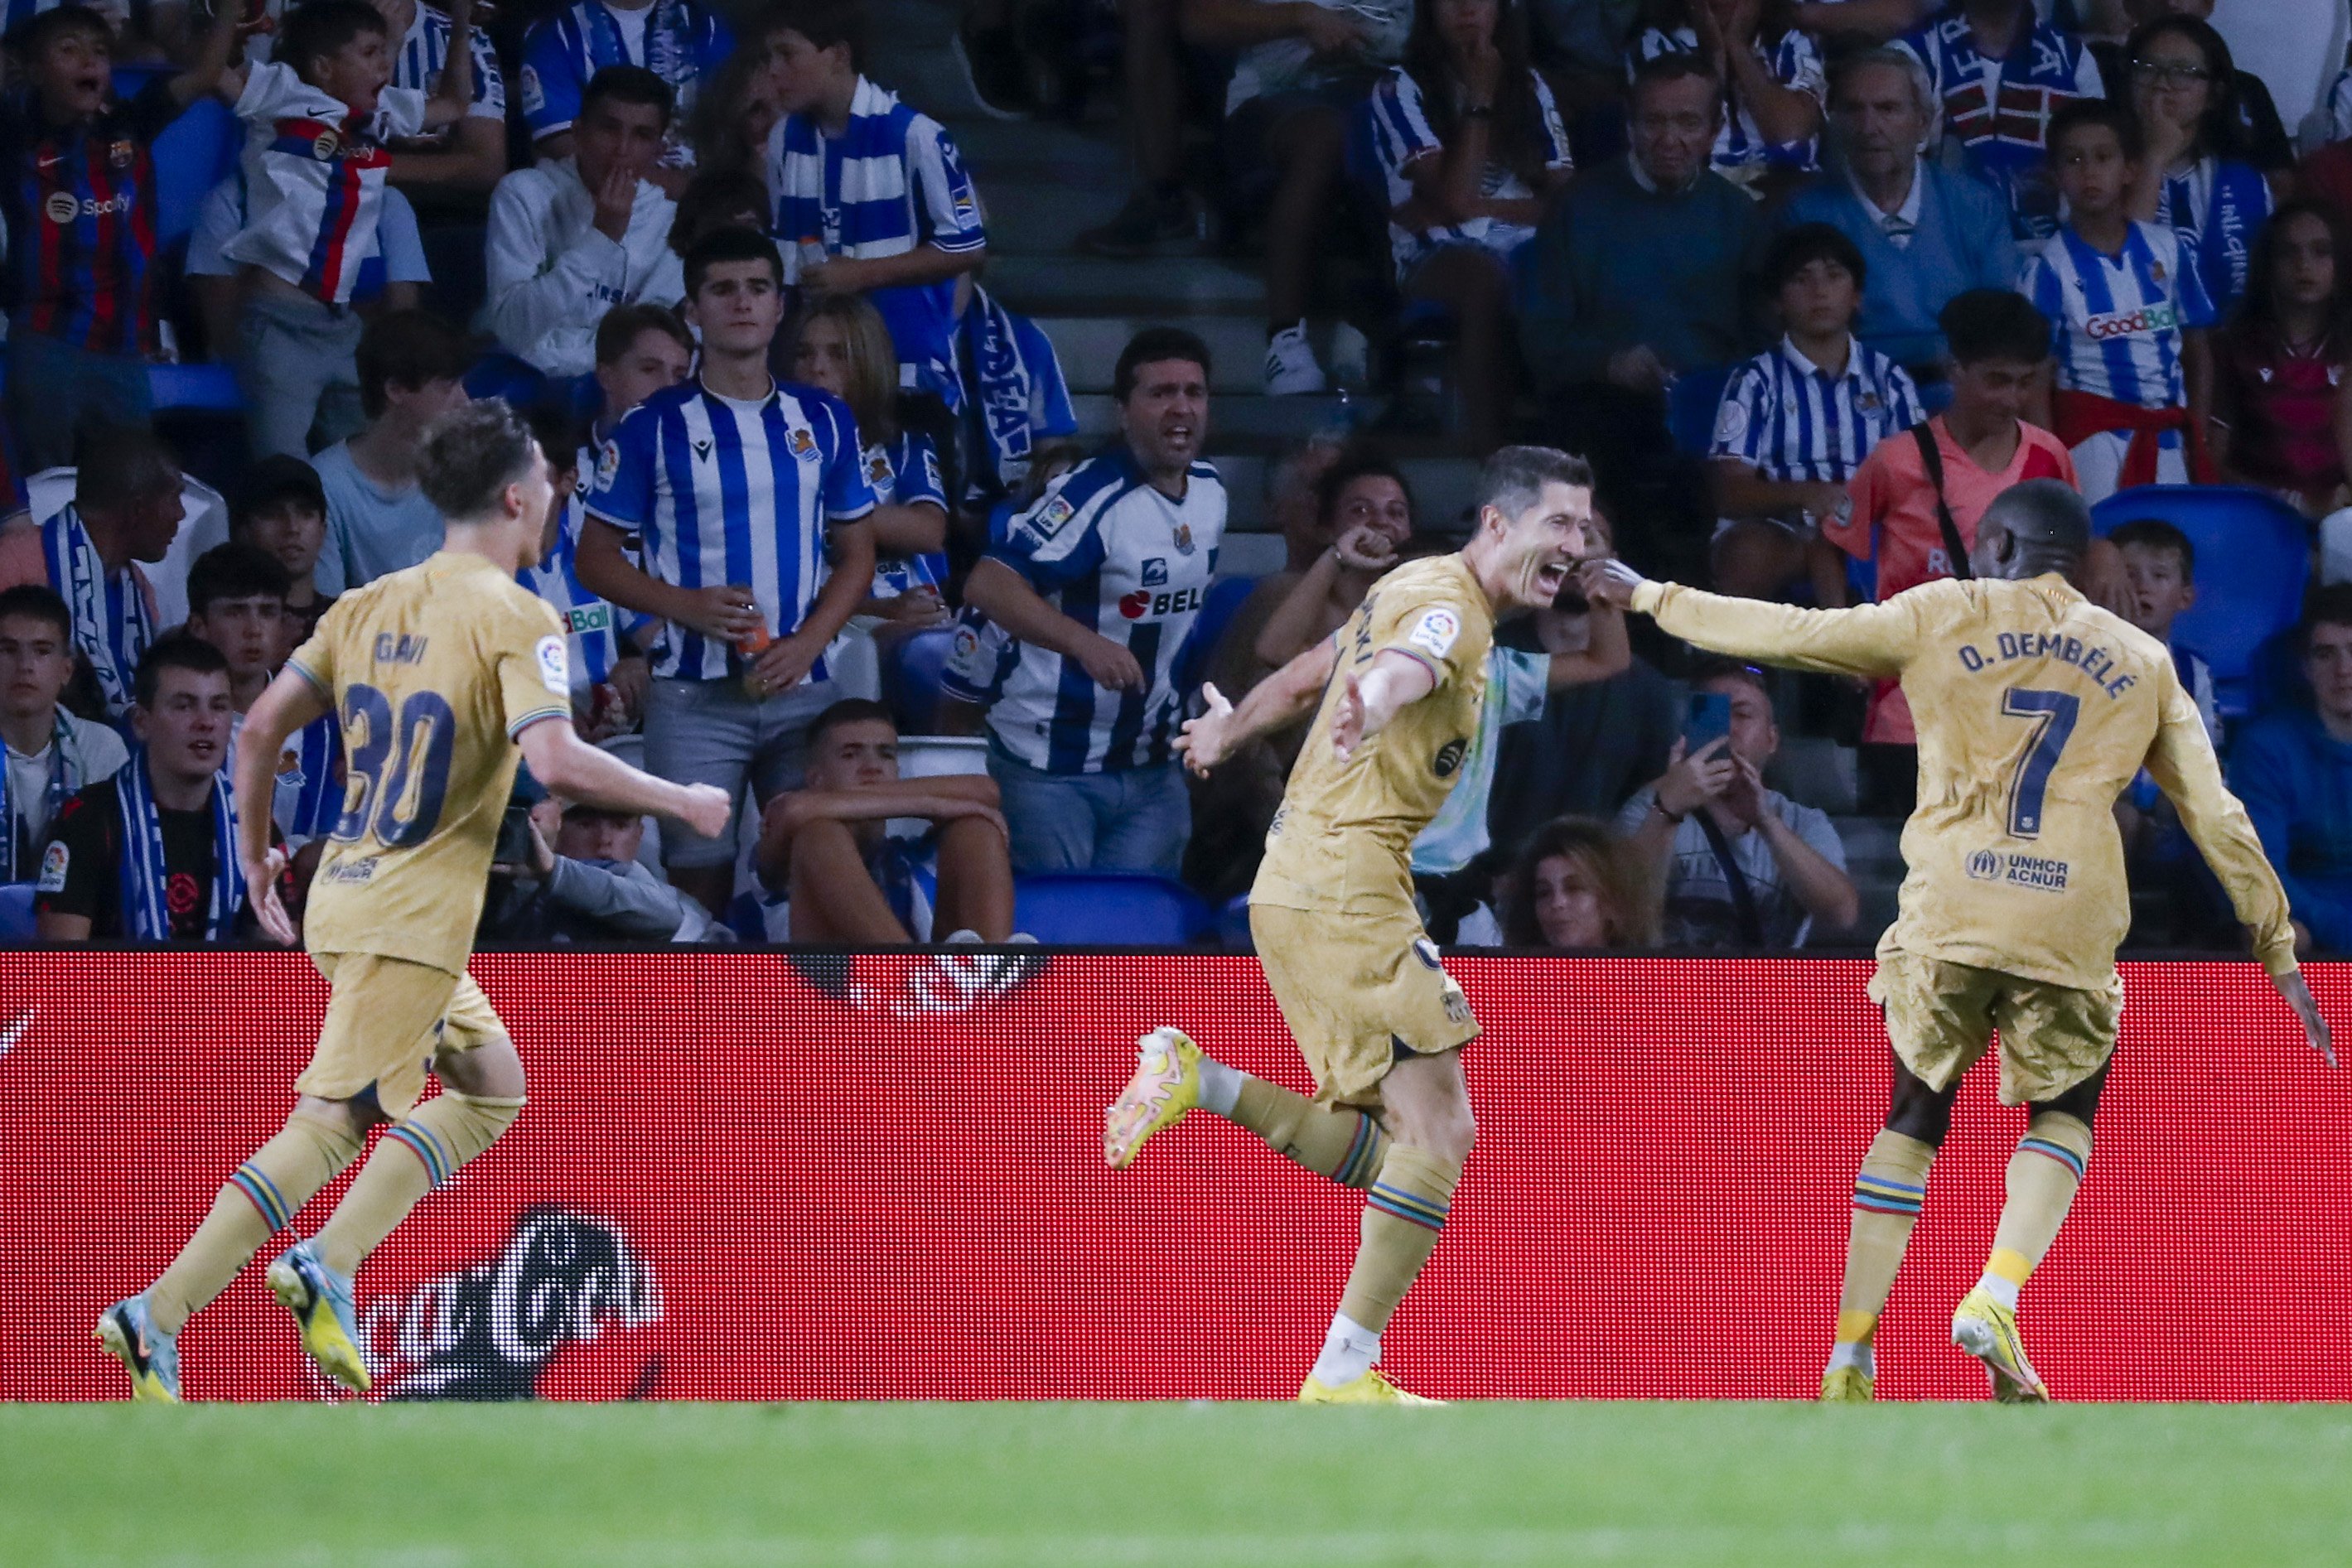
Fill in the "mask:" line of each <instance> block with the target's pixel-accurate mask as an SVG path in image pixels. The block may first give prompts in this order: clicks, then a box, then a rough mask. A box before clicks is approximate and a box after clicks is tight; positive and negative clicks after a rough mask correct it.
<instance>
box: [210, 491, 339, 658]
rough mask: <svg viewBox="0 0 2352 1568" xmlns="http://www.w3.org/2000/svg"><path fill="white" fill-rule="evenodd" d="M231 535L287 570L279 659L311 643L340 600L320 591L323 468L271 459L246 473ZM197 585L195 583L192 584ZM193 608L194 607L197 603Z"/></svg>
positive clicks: (324, 518)
mask: <svg viewBox="0 0 2352 1568" xmlns="http://www.w3.org/2000/svg"><path fill="white" fill-rule="evenodd" d="M228 537H229V539H230V540H231V542H233V543H236V544H244V545H251V546H253V547H254V548H255V549H258V550H262V551H264V552H266V553H267V554H268V556H269V557H270V558H271V559H274V560H276V561H277V562H278V565H279V566H282V567H284V568H285V569H286V583H287V587H286V615H285V622H284V632H285V638H284V646H283V647H282V648H281V649H280V650H279V654H278V656H279V658H280V659H283V658H284V656H285V655H286V654H288V653H292V652H293V651H294V650H295V649H297V648H299V647H300V646H301V645H302V644H303V643H307V642H309V641H310V633H311V632H312V631H313V630H315V629H316V628H317V626H318V624H319V617H320V616H321V615H324V614H325V613H326V612H327V609H328V607H329V606H330V605H331V604H333V603H334V602H335V601H334V597H333V596H332V595H331V594H326V593H321V592H320V591H319V583H318V573H319V552H320V549H323V548H324V547H325V545H326V542H327V492H326V491H325V489H323V488H322V487H321V486H320V484H319V473H318V470H317V469H315V468H313V467H311V466H310V465H309V464H308V463H305V462H303V461H302V459H300V458H299V457H288V456H284V455H279V456H276V457H265V458H263V459H262V460H261V461H260V462H258V463H257V464H255V465H253V466H252V467H251V468H249V469H247V471H246V476H245V486H244V488H243V489H241V490H239V491H238V492H237V497H236V506H235V507H231V508H230V510H229V517H228ZM192 586H193V585H192ZM190 608H191V609H193V608H194V601H193V599H192V600H191V601H190Z"/></svg>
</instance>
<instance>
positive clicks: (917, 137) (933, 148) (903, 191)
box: [768, 77, 988, 408]
mask: <svg viewBox="0 0 2352 1568" xmlns="http://www.w3.org/2000/svg"><path fill="white" fill-rule="evenodd" d="M768 195H769V199H770V200H772V201H773V202H774V203H775V204H776V205H775V214H774V222H773V224H772V229H773V231H774V234H775V236H776V238H777V240H778V241H779V242H780V244H779V248H780V249H781V250H782V252H783V257H784V281H785V282H786V283H788V284H796V283H798V282H799V281H800V277H801V256H800V247H801V245H802V243H803V241H806V240H815V241H816V242H817V243H818V244H819V245H821V246H824V251H825V254H826V255H828V256H850V257H853V258H855V259H857V260H861V261H862V260H865V259H866V258H868V257H872V256H904V255H906V254H907V253H908V251H910V250H913V249H915V248H916V247H917V246H926V245H928V246H936V247H938V248H939V249H940V250H943V251H947V252H950V253H951V254H962V253H966V252H970V251H976V250H981V249H983V248H985V247H986V246H987V244H988V233H987V229H986V227H985V225H983V224H982V221H981V212H980V193H979V192H977V191H976V190H974V189H973V188H972V183H971V175H970V174H969V173H967V172H965V171H964V166H963V160H962V158H961V156H960V155H959V154H958V153H957V152H956V147H955V143H954V141H951V140H950V139H949V136H948V133H947V131H945V130H944V129H943V128H942V127H941V126H940V122H939V121H938V120H933V119H931V118H930V117H929V115H925V114H918V113H916V112H915V111H914V110H911V109H909V108H908V107H907V106H906V105H905V104H903V103H900V102H899V101H898V96H897V95H896V94H894V93H891V92H888V91H886V90H885V89H882V88H879V87H877V86H875V85H874V83H872V82H871V81H868V80H866V78H863V77H860V78H858V81H857V91H856V95H855V96H854V97H853V98H851V99H850V102H849V126H848V129H847V130H845V131H843V132H842V133H841V134H840V135H839V136H837V137H835V136H827V135H825V134H824V131H820V130H819V129H817V124H816V121H815V120H812V119H810V118H809V117H808V116H806V115H803V114H788V115H786V116H784V117H783V118H782V120H778V121H777V122H776V128H775V130H774V131H771V132H770V133H769V135H768ZM955 292H956V291H955V282H954V280H953V279H951V278H950V279H949V280H947V281H944V282H940V283H929V284H923V285H919V286H916V287H902V288H877V289H875V290H874V291H873V292H872V293H870V294H868V295H867V296H866V298H869V299H871V300H873V302H874V308H876V309H877V310H879V311H880V312H881V313H882V319H883V320H885V321H886V322H887V323H888V324H889V327H890V338H891V340H892V341H893V342H894V343H896V344H897V345H898V363H899V366H900V372H901V381H902V382H905V383H907V384H913V383H914V382H915V381H916V379H917V376H916V375H915V374H910V373H908V372H919V373H920V378H921V380H922V381H923V382H924V383H925V384H927V385H929V386H931V387H932V389H933V390H935V391H937V392H940V395H941V396H942V397H944V398H946V399H947V400H948V404H949V406H950V408H953V407H957V406H960V405H961V401H962V392H961V386H960V384H959V383H958V381H957V378H956V375H955V371H954V358H953V352H952V340H953V338H954V335H955Z"/></svg>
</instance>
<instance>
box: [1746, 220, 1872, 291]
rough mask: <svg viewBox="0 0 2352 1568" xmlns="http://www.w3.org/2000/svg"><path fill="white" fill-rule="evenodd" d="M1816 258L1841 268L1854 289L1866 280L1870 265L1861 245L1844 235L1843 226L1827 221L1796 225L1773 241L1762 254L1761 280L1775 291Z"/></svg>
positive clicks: (1868, 276) (1786, 285)
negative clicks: (1832, 224)
mask: <svg viewBox="0 0 2352 1568" xmlns="http://www.w3.org/2000/svg"><path fill="white" fill-rule="evenodd" d="M1817 261H1828V262H1834V263H1836V264H1837V265H1838V266H1840V267H1844V268H1845V269H1846V272H1847V274H1848V275H1849V276H1851V277H1853V286H1854V287H1855V288H1856V289H1857V290H1859V289H1860V288H1861V287H1862V286H1863V285H1864V284H1865V283H1867V282H1868V281H1870V267H1869V264H1868V263H1866V262H1864V260H1863V259H1862V249H1861V247H1860V246H1856V245H1855V244H1854V243H1853V241H1852V240H1851V239H1848V238H1847V237H1846V235H1845V231H1844V230H1843V229H1839V228H1833V227H1832V226H1831V225H1828V224H1799V225H1797V226H1796V227H1795V228H1792V229H1790V231H1789V232H1788V233H1786V234H1784V235H1781V236H1780V238H1778V239H1776V240H1774V241H1773V242H1772V248H1771V250H1770V251H1769V252H1767V253H1766V255H1765V257H1764V281H1765V283H1766V284H1767V285H1768V286H1769V287H1771V289H1772V290H1773V291H1774V292H1775V293H1778V292H1779V291H1780V290H1781V289H1783V288H1786V287H1788V286H1789V279H1790V278H1792V277H1796V276H1797V274H1799V273H1800V272H1802V271H1803V270H1804V269H1805V268H1806V267H1811V265H1812V264H1813V263H1814V262H1817Z"/></svg>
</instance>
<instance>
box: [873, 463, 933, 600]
mask: <svg viewBox="0 0 2352 1568" xmlns="http://www.w3.org/2000/svg"><path fill="white" fill-rule="evenodd" d="M859 460H860V461H861V462H863V463H864V464H865V465H866V488H867V489H869V490H871V491H873V492H874V503H875V505H877V506H879V507H920V506H926V505H929V506H933V507H938V508H939V509H940V511H942V512H944V511H946V510H947V509H948V487H947V485H946V484H945V483H944V482H943V481H942V480H941V479H940V455H939V451H938V449H937V448H935V447H934V446H932V444H931V438H930V437H929V436H928V435H925V434H922V433H920V432H919V431H913V430H902V431H900V432H899V433H898V439H897V440H895V441H892V442H889V443H887V444H884V443H880V442H877V443H876V444H874V445H872V446H869V447H867V448H866V451H865V453H864V454H863V455H861V457H860V459H859ZM947 580H948V558H947V555H946V553H945V552H944V551H938V550H934V551H932V552H931V553H929V554H928V555H911V556H900V555H877V556H876V557H875V558H874V594H873V596H874V597H875V598H877V599H896V598H898V596H899V595H900V594H902V593H912V592H913V591H915V590H916V589H919V588H928V589H930V590H931V591H933V592H940V591H944V590H945V588H946V587H947Z"/></svg>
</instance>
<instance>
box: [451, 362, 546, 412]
mask: <svg viewBox="0 0 2352 1568" xmlns="http://www.w3.org/2000/svg"><path fill="white" fill-rule="evenodd" d="M546 390H547V378H546V377H545V376H543V375H541V373H540V372H539V371H536V370H534V369H533V368H531V367H530V365H528V364H526V363H524V362H523V361H520V360H519V359H517V358H515V357H514V356H513V355H512V354H509V353H507V352H505V351H503V350H495V349H494V350H491V351H490V352H488V353H487V354H484V355H483V356H482V357H481V358H480V359H479V360H477V361H475V362H474V368H473V369H472V370H470V371H467V372H466V395H467V396H468V397H478V398H483V397H499V398H504V399H506V401H507V402H510V403H512V404H513V405H514V406H515V407H517V408H529V407H530V406H531V404H533V403H534V402H538V401H539V396H540V394H541V392H545V391H546Z"/></svg>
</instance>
